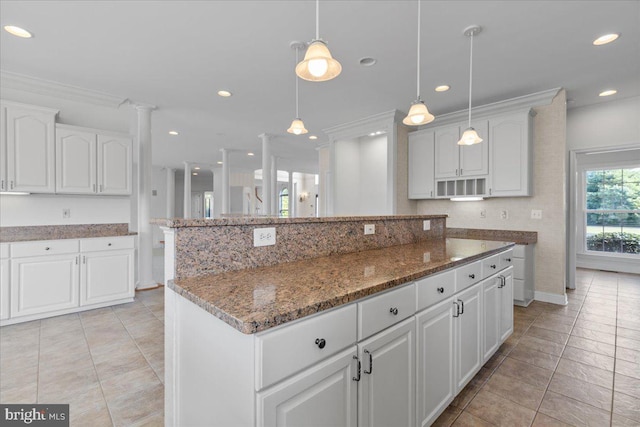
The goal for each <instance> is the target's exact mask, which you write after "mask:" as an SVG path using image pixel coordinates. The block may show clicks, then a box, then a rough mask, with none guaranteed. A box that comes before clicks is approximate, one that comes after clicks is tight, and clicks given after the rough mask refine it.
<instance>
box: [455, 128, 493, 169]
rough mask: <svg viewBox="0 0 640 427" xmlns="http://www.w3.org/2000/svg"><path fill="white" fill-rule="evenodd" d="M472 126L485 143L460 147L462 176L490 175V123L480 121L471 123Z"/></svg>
mask: <svg viewBox="0 0 640 427" xmlns="http://www.w3.org/2000/svg"><path fill="white" fill-rule="evenodd" d="M471 126H473V128H474V129H475V130H476V132H478V135H480V138H482V139H483V141H482V142H481V143H480V144H474V145H460V146H459V147H460V176H476V175H487V174H488V173H489V137H488V135H489V132H488V131H489V122H488V121H487V120H478V121H475V122H471ZM464 129H466V125H465V127H464ZM461 132H462V128H461Z"/></svg>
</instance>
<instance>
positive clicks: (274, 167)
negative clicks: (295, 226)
mask: <svg viewBox="0 0 640 427" xmlns="http://www.w3.org/2000/svg"><path fill="white" fill-rule="evenodd" d="M271 194H272V196H271V197H272V199H271V200H272V202H271V215H273V216H278V200H279V199H278V196H279V194H278V159H277V158H276V156H271Z"/></svg>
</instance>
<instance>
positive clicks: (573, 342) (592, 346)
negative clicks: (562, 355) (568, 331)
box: [567, 335, 616, 357]
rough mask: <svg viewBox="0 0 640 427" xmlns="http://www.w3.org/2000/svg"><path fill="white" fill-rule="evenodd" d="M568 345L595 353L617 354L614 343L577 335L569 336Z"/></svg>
mask: <svg viewBox="0 0 640 427" xmlns="http://www.w3.org/2000/svg"><path fill="white" fill-rule="evenodd" d="M567 346H569V347H575V348H579V349H582V350H586V351H591V352H593V353H597V354H602V355H604V356H609V357H614V356H615V355H616V347H615V346H614V345H611V344H605V343H603V342H599V341H593V340H589V339H586V338H581V337H577V336H575V335H571V336H570V337H569V341H567Z"/></svg>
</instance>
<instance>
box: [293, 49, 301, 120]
mask: <svg viewBox="0 0 640 427" xmlns="http://www.w3.org/2000/svg"><path fill="white" fill-rule="evenodd" d="M295 50H296V62H294V64H293V66H294V68H295V64H297V63H298V48H296V49H295ZM293 78H294V79H296V119H299V118H300V115H299V114H298V76H297V75H296V73H293Z"/></svg>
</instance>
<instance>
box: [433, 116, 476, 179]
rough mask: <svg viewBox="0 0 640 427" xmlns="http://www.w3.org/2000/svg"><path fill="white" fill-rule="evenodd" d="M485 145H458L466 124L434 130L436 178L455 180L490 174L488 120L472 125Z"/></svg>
mask: <svg viewBox="0 0 640 427" xmlns="http://www.w3.org/2000/svg"><path fill="white" fill-rule="evenodd" d="M471 125H472V126H473V127H474V128H475V129H476V131H477V132H478V135H480V138H482V139H483V140H484V142H485V143H484V144H483V143H480V144H476V145H471V146H461V145H458V140H459V139H460V135H461V134H462V132H464V130H465V129H466V128H467V126H466V124H454V125H447V126H441V127H438V128H435V129H433V132H434V133H435V165H436V166H435V178H436V179H439V178H455V177H470V176H479V175H486V174H488V173H489V149H488V145H487V144H486V141H487V135H488V132H487V129H488V124H487V121H486V120H478V121H474V122H472V123H471Z"/></svg>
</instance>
